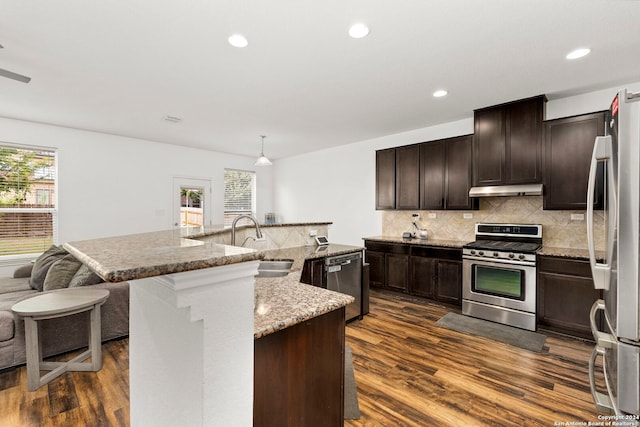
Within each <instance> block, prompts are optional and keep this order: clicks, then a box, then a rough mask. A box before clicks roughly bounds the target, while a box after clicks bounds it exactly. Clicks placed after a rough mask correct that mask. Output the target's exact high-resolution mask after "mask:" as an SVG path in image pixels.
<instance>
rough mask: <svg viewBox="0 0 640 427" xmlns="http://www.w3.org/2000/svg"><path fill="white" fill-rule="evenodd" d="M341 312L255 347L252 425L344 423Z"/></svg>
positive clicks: (292, 426)
mask: <svg viewBox="0 0 640 427" xmlns="http://www.w3.org/2000/svg"><path fill="white" fill-rule="evenodd" d="M344 323H345V309H344V308H340V309H338V310H334V311H331V312H329V313H327V314H324V315H322V316H318V317H316V318H313V319H311V320H308V321H306V322H303V323H300V324H297V325H295V326H292V327H290V328H287V329H283V330H281V331H278V332H275V333H273V334H270V335H267V336H265V337H262V338H259V339H257V340H255V342H254V351H255V355H254V386H253V390H254V396H253V425H254V426H256V427H258V426H260V427H269V426H273V427H299V426H308V427H316V426H317V427H327V426H329V427H331V426H336V427H337V426H342V425H343V424H344V420H343V418H344V390H343V388H344V384H343V383H344V338H345V335H344V328H345V326H344Z"/></svg>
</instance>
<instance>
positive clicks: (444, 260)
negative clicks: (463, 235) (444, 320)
mask: <svg viewBox="0 0 640 427" xmlns="http://www.w3.org/2000/svg"><path fill="white" fill-rule="evenodd" d="M365 246H366V248H367V250H366V251H365V259H366V262H367V263H369V264H370V272H369V283H370V285H371V286H372V287H378V288H385V289H389V290H395V291H401V292H405V293H409V294H411V295H417V296H421V297H425V298H430V299H434V300H436V301H441V302H445V303H449V304H455V305H461V304H462V299H461V293H462V250H460V249H454V248H441V247H436V246H421V245H416V244H410V243H380V242H372V241H368V240H365Z"/></svg>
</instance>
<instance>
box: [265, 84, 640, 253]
mask: <svg viewBox="0 0 640 427" xmlns="http://www.w3.org/2000/svg"><path fill="white" fill-rule="evenodd" d="M619 87H627V88H629V89H630V90H631V91H640V82H637V83H633V84H628V85H621V86H616V87H614V88H611V89H606V90H599V91H594V92H591V93H587V94H584V95H578V96H572V97H567V98H562V99H557V100H550V101H549V102H547V110H546V111H547V113H546V118H547V119H554V118H559V117H566V116H572V115H576V114H583V113H589V112H593V111H600V110H606V109H608V108H609V105H610V104H611V101H612V99H613V97H614V96H615V94H616V93H617V91H618V88H619ZM472 114H473V112H472V111H470V112H469V116H470V117H471V116H472ZM470 133H473V119H472V118H469V119H466V120H460V121H456V122H451V123H445V124H441V125H437V126H431V127H428V128H423V129H417V130H414V131H411V132H404V133H400V134H395V135H389V136H385V137H382V138H376V139H371V140H367V141H361V142H357V143H354V144H350V145H346V146H342V147H336V148H332V149H328V150H322V151H317V152H314V153H308V154H304V155H300V156H295V157H289V158H286V159H282V160H278V161H276V162H275V163H274V166H275V169H274V178H273V179H274V181H273V182H274V203H275V209H276V212H277V213H278V217H279V218H280V219H281V220H282V221H285V222H292V221H306V220H318V221H333V225H332V226H331V228H330V229H329V238H330V240H331V241H333V242H336V243H344V244H352V245H362V240H361V239H362V237H366V236H376V235H379V234H381V232H382V215H381V212H379V211H376V210H375V151H376V150H379V149H381V148H388V147H395V146H400V145H407V144H413V143H418V142H423V141H430V140H435V139H440V138H447V137H453V136H458V135H465V134H470Z"/></svg>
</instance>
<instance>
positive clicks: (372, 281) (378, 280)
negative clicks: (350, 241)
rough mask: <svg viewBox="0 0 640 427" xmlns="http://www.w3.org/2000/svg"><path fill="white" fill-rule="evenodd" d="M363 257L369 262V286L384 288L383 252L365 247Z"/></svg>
mask: <svg viewBox="0 0 640 427" xmlns="http://www.w3.org/2000/svg"><path fill="white" fill-rule="evenodd" d="M364 259H365V262H366V263H367V264H369V286H371V287H372V288H384V252H376V251H372V250H369V249H367V250H366V251H365V254H364Z"/></svg>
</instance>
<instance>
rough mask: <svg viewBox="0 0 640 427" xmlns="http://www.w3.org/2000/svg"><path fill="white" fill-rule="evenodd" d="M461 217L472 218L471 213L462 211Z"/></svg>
mask: <svg viewBox="0 0 640 427" xmlns="http://www.w3.org/2000/svg"><path fill="white" fill-rule="evenodd" d="M462 218H464V219H472V218H473V214H472V213H463V214H462Z"/></svg>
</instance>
